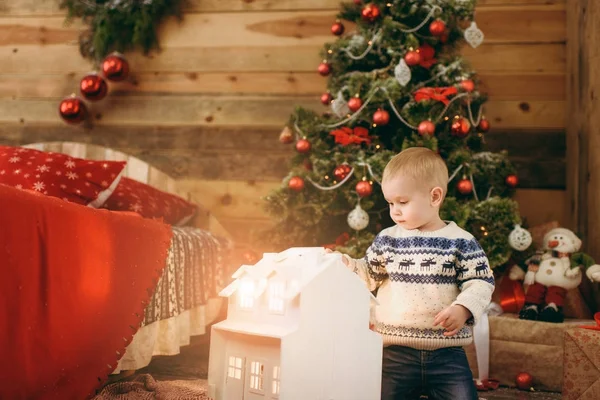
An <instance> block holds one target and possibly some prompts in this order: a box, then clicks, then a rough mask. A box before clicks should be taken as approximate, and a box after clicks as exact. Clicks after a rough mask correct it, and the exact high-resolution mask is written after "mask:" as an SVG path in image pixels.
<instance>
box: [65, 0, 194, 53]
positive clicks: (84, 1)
mask: <svg viewBox="0 0 600 400" xmlns="http://www.w3.org/2000/svg"><path fill="white" fill-rule="evenodd" d="M183 2H184V0H63V1H62V3H61V5H60V8H61V9H64V8H66V9H67V17H66V22H67V23H70V22H72V21H73V19H74V18H82V20H83V21H84V23H86V24H87V25H89V27H90V28H89V29H88V30H87V31H86V32H83V33H82V34H81V35H80V37H79V51H80V53H81V55H82V56H83V57H85V58H88V59H91V60H93V61H94V62H97V63H99V62H100V61H101V60H102V59H103V58H104V57H105V56H106V55H108V54H109V53H111V52H113V51H118V52H121V53H123V52H125V51H127V50H134V49H136V48H141V49H142V50H143V52H144V54H147V53H148V52H149V51H150V50H152V49H155V48H159V42H158V37H157V34H156V30H157V27H158V25H159V24H160V22H161V21H162V20H163V19H164V18H165V17H169V16H176V17H177V18H179V19H181V14H182V4H183Z"/></svg>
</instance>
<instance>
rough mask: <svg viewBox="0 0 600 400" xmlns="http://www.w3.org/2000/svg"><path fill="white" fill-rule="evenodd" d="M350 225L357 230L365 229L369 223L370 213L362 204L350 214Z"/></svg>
mask: <svg viewBox="0 0 600 400" xmlns="http://www.w3.org/2000/svg"><path fill="white" fill-rule="evenodd" d="M348 225H349V226H350V228H352V229H354V230H357V231H360V230H362V229H365V228H366V227H367V225H369V214H367V212H366V211H365V210H363V209H362V208H361V206H360V204H357V205H356V207H354V210H352V211H350V213H349V214H348Z"/></svg>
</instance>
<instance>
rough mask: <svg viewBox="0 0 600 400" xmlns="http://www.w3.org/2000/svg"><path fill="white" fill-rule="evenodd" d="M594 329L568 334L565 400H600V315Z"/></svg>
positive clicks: (577, 330) (597, 316)
mask: <svg viewBox="0 0 600 400" xmlns="http://www.w3.org/2000/svg"><path fill="white" fill-rule="evenodd" d="M594 317H595V319H596V322H597V325H596V326H594V327H593V328H594V329H584V328H573V329H568V330H567V331H566V332H565V349H564V365H563V368H564V374H563V390H562V394H563V399H566V400H597V399H600V313H596V314H595V316H594Z"/></svg>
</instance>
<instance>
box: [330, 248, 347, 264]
mask: <svg viewBox="0 0 600 400" xmlns="http://www.w3.org/2000/svg"><path fill="white" fill-rule="evenodd" d="M325 253H339V254H340V255H341V256H342V262H343V263H344V265H346V267H347V266H348V264H349V261H348V258H347V257H345V256H344V255H343V254H342V253H340V252H339V251H333V250H331V249H329V248H327V247H325Z"/></svg>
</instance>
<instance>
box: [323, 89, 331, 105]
mask: <svg viewBox="0 0 600 400" xmlns="http://www.w3.org/2000/svg"><path fill="white" fill-rule="evenodd" d="M331 100H333V97H332V96H331V93H329V92H327V93H323V94H322V95H321V103H323V104H324V105H326V106H328V105H329V104H331Z"/></svg>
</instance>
